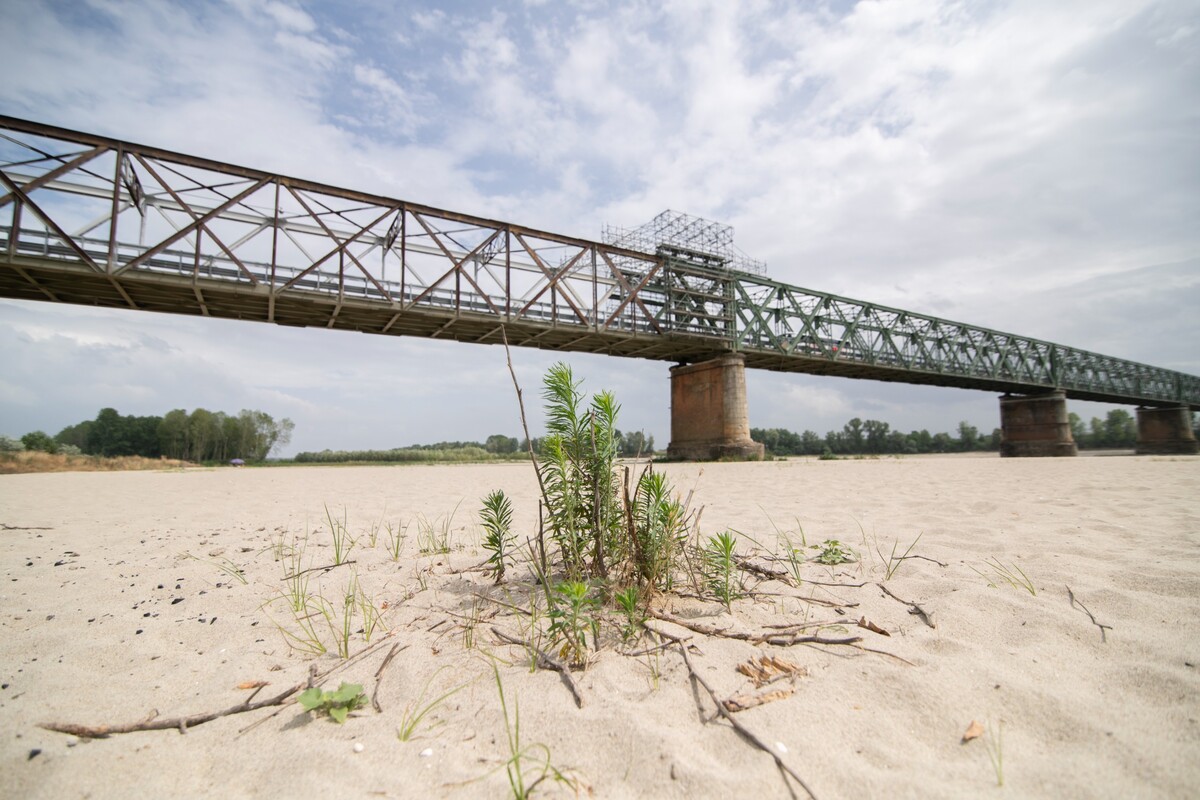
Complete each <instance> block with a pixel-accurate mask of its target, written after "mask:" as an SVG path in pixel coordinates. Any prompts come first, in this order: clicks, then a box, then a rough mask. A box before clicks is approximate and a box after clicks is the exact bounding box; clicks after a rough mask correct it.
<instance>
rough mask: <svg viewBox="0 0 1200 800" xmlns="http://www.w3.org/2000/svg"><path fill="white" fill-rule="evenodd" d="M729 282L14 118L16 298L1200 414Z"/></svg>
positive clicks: (926, 324)
mask: <svg viewBox="0 0 1200 800" xmlns="http://www.w3.org/2000/svg"><path fill="white" fill-rule="evenodd" d="M643 249H646V248H643ZM723 263H724V262H723V261H722V259H720V258H716V257H710V256H706V254H704V253H691V252H690V251H689V250H687V249H686V248H682V249H681V248H672V247H669V246H661V247H658V248H657V251H656V252H653V253H651V252H642V250H631V249H628V248H626V247H622V246H619V245H617V244H602V243H599V242H593V241H588V240H584V239H577V238H573V237H569V236H561V235H558V234H554V233H549V232H546V231H538V230H534V229H531V228H526V227H522V226H519V225H513V224H510V223H506V222H500V221H496V220H489V219H484V218H480V217H474V216H470V215H466V214H459V213H456V212H452V211H446V210H443V209H437V208H431V207H428V206H423V205H418V204H413V203H407V202H404V201H401V200H396V199H394V198H388V197H382V196H378V195H374V194H370V193H366V192H359V191H354V190H350V189H343V188H338V187H333V186H328V185H324V184H319V183H315V182H312V181H305V180H299V179H296V178H291V177H288V176H284V175H277V174H273V173H269V172H264V171H261V170H255V169H248V168H245V167H238V166H235V165H231V164H224V163H220V162H216V161H211V160H208V159H203V158H197V157H194V156H188V155H184V154H180V153H173V152H170V151H166V150H162V149H159V148H153V147H145V146H142V145H137V144H132V143H129V142H123V141H118V140H114V139H108V138H105V137H100V136H94V135H91V134H86V133H79V132H76V131H69V130H64V129H61V128H54V127H51V126H47V125H41V124H38V123H33V122H26V121H23V120H17V119H13V118H9V117H0V296H4V297H11V298H19V299H27V300H40V301H46V302H63V303H79V304H85V305H99V306H111V307H120V308H134V309H141V310H148V311H161V312H169V313H181V314H196V315H203V316H211V317H217V318H231V319H250V320H260V321H264V322H274V323H277V324H281V325H298V326H322V327H328V328H335V329H342V330H356V331H362V332H364V333H375V334H389V335H401V336H425V337H438V338H443V339H454V340H458V341H468V342H480V343H496V342H498V341H500V339H501V332H502V331H503V332H505V333H506V334H507V337H508V340H509V341H510V342H512V343H513V344H516V345H524V346H530V347H542V348H547V349H554V350H568V351H572V350H573V351H580V352H589V353H606V354H610V355H618V356H631V357H639V358H652V359H661V360H668V361H678V362H683V361H692V360H699V359H703V358H708V357H711V356H714V355H718V354H720V353H724V352H740V353H742V354H744V355H745V358H746V365H747V366H749V367H754V368H761V369H770V370H778V371H785V372H806V373H815V374H829V375H842V376H846V377H854V378H867V379H874V380H883V381H901V382H908V383H925V384H934V385H942V386H957V387H964V388H973V389H983V390H988V391H997V392H1015V393H1031V392H1038V391H1043V390H1048V389H1063V390H1065V391H1066V392H1067V395H1068V396H1069V397H1076V398H1084V399H1093V400H1102V401H1108V402H1117V403H1139V404H1145V405H1179V404H1186V405H1189V406H1191V407H1192V408H1200V378H1197V377H1195V376H1191V375H1186V374H1183V373H1179V372H1173V371H1170V370H1165V369H1160V368H1157V367H1152V366H1148V365H1145V364H1138V363H1134V362H1130V361H1126V360H1122V359H1118V358H1112V357H1108V356H1102V355H1099V354H1096V353H1091V352H1087V351H1084V350H1078V349H1075V348H1071V347H1064V346H1061V345H1057V344H1052V343H1049V342H1043V341H1038V340H1036V339H1029V338H1026V337H1021V336H1015V335H1013V334H1008V333H1002V332H1000V331H993V330H988V329H984V328H978V327H974V326H970V325H965V324H962V323H958V322H952V321H949V320H943V319H938V318H936V317H931V316H927V315H923V314H917V313H913V312H909V311H903V310H900V309H894V308H887V307H884V306H879V305H875V304H871V303H864V302H862V301H858V300H851V299H848V298H844V297H838V296H836V295H831V294H826V293H821V292H814V291H810V290H807V289H801V288H799V287H796V286H789V285H787V284H783V283H779V282H776V281H771V280H769V279H766V278H764V277H761V276H759V275H755V274H750V273H748V272H743V271H735V270H730V269H728V268H725V267H723V266H721V265H722V264H723Z"/></svg>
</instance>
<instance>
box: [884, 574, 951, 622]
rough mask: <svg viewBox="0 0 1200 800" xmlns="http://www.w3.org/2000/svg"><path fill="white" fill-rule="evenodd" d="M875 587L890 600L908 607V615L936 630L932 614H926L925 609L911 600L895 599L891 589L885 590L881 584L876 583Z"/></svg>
mask: <svg viewBox="0 0 1200 800" xmlns="http://www.w3.org/2000/svg"><path fill="white" fill-rule="evenodd" d="M875 585H876V586H878V587H879V588H880V589H883V593H884V594H886V595H887V596H888V597H890V598H892V599H893V600H896V601H899V602H901V603H903V604H904V605H906V606H908V607H909V608H908V613H910V614H915V615H916V616H918V617H920V618H921V621H922V622H924V623H925V624H926V625H928V626H929V627H931V628H937V624H936V623H935V622H934V621H933V614H931V613H930V612H928V611H926V610H925V609H923V608H921V607H920V606H919V605H917V604H916V603H914V602H912V601H911V600H904V599H902V598H899V597H897V596H896V595H895V594H893V593H892V590H891V589H889V588H887V587H886V586H884V585H883V584H882V583H877V584H875Z"/></svg>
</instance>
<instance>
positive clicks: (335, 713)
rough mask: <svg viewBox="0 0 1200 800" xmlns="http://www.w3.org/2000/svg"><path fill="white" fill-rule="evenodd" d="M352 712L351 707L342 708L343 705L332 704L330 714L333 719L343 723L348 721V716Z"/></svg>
mask: <svg viewBox="0 0 1200 800" xmlns="http://www.w3.org/2000/svg"><path fill="white" fill-rule="evenodd" d="M349 713H350V709H348V708H342V707H341V706H330V708H329V716H331V717H333V721H334V722H336V723H337V724H338V725H341V724H342V723H343V722H345V721H346V716H347V715H348V714H349Z"/></svg>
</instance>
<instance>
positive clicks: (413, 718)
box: [396, 667, 471, 742]
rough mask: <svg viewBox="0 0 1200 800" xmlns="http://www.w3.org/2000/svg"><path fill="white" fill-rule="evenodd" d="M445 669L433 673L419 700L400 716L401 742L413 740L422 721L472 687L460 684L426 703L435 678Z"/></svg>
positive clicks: (397, 733) (398, 733) (406, 707)
mask: <svg viewBox="0 0 1200 800" xmlns="http://www.w3.org/2000/svg"><path fill="white" fill-rule="evenodd" d="M443 669H446V667H441V668H439V669H438V670H437V672H435V673H433V675H432V676H430V678H429V680H427V681H425V685H424V686H423V687H422V688H421V694H420V695H418V696H417V699H416V700H414V701H412V702H411V703H409V704H408V705H406V706H405V707H404V713H403V714H402V715H401V716H400V727H399V728H397V729H396V736H397V737H399V739H400V741H402V742H407V741H408V740H409V739H411V738H412V737H413V734H414V733H416V731H417V728H418V727H419V726H420V724H421V720H423V719H425V717H426V716H427V715H428V714H429V712H431V711H433V710H434V709H435V708H437V707H438V706H440V705H441V704H442V703H444V702H446V700H447V699H448V698H449V697H451V696H453V695H454V694H455V693H457V692H460V691H462V690H463V689H464V688H466V687H467V686H469V685H470V683H471V682H470V681H467V682H466V683H462V684H459V685H458V686H455V687H454V688H453V689H449V690H448V691H446V692H443V693H442V694H440V695H438V696H437V697H435V698H434V699H433V700H430V701H429V702H428V703H426V702H425V696H426V695H427V694H428V693H429V687H430V685H432V684H433V680H434V678H436V677H437V676H438V673H440V672H441V671H442V670H443Z"/></svg>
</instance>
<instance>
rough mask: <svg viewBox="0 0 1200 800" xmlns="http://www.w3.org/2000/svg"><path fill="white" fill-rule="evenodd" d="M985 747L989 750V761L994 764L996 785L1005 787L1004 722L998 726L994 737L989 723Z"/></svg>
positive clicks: (984, 741) (984, 742)
mask: <svg viewBox="0 0 1200 800" xmlns="http://www.w3.org/2000/svg"><path fill="white" fill-rule="evenodd" d="M983 745H984V747H985V748H986V750H987V755H988V760H989V761H991V762H992V769H993V770H994V771H995V773H996V785H997V786H1003V785H1004V720H1000V722H999V723H998V724H997V725H996V731H995V734H994V735H993V733H992V724H991V723H990V722H989V723H988V733H987V736H986V737H984V740H983Z"/></svg>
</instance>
